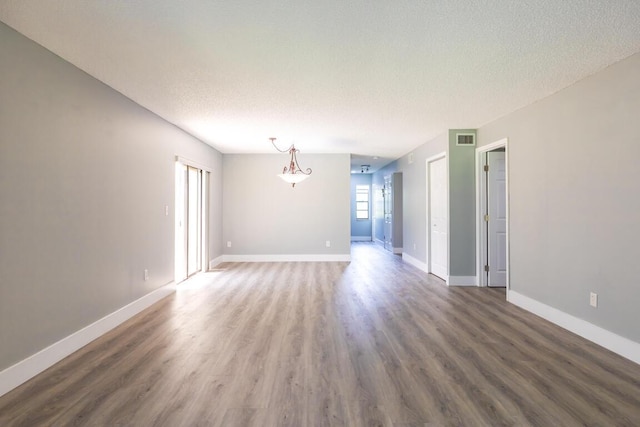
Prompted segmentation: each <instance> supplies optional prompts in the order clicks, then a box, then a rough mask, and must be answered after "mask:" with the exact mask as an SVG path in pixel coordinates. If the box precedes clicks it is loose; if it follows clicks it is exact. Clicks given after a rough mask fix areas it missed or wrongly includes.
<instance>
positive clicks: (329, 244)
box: [326, 240, 331, 248]
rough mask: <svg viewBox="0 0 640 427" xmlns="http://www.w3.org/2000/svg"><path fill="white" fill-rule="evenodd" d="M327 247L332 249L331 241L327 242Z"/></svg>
mask: <svg viewBox="0 0 640 427" xmlns="http://www.w3.org/2000/svg"><path fill="white" fill-rule="evenodd" d="M326 245H327V247H328V248H330V247H331V240H327V243H326Z"/></svg>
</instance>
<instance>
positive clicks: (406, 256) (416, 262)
mask: <svg viewBox="0 0 640 427" xmlns="http://www.w3.org/2000/svg"><path fill="white" fill-rule="evenodd" d="M402 260H403V261H405V262H406V263H407V264H411V265H413V266H414V267H416V268H418V269H420V270H422V271H424V272H425V273H429V266H428V265H427V264H425V263H424V262H422V261H420V260H418V259H416V258H414V257H412V256H411V255H409V254H407V253H406V252H405V253H403V254H402Z"/></svg>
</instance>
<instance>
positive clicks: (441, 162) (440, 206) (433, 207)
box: [426, 153, 449, 283]
mask: <svg viewBox="0 0 640 427" xmlns="http://www.w3.org/2000/svg"><path fill="white" fill-rule="evenodd" d="M448 182H449V180H448V171H447V158H446V154H445V153H441V154H439V155H437V156H434V157H431V158H429V159H427V186H426V188H427V265H428V266H429V272H430V273H432V274H434V275H436V276H438V277H440V278H441V279H443V280H444V281H445V282H447V283H448V281H449V195H448V191H449V190H448V188H449V184H448Z"/></svg>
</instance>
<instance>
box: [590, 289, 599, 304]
mask: <svg viewBox="0 0 640 427" xmlns="http://www.w3.org/2000/svg"><path fill="white" fill-rule="evenodd" d="M589 305H590V306H591V307H597V306H598V294H596V293H595V292H591V294H590V295H589Z"/></svg>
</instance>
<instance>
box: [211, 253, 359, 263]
mask: <svg viewBox="0 0 640 427" xmlns="http://www.w3.org/2000/svg"><path fill="white" fill-rule="evenodd" d="M222 258H223V261H224V262H351V254H309V255H223V256H222Z"/></svg>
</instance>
